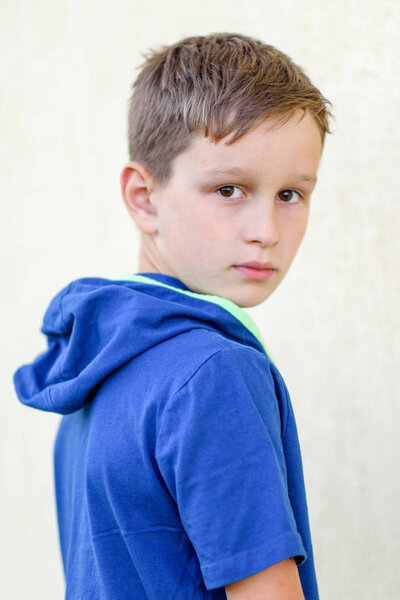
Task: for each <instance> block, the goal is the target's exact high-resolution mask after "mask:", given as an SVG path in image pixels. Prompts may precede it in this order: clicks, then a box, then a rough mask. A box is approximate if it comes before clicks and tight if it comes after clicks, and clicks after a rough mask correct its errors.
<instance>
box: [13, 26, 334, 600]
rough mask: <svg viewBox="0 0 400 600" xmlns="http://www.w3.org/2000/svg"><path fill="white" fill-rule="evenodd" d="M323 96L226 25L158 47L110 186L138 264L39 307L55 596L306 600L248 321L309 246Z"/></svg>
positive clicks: (302, 539)
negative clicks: (59, 583)
mask: <svg viewBox="0 0 400 600" xmlns="http://www.w3.org/2000/svg"><path fill="white" fill-rule="evenodd" d="M327 104H328V103H327V101H326V100H325V99H324V97H323V96H322V95H321V93H320V92H319V91H318V90H317V89H316V88H315V87H314V86H313V85H312V84H311V82H310V81H309V79H308V78H307V77H306V76H305V74H304V73H303V72H302V71H301V70H300V69H299V68H298V67H297V66H296V65H294V64H293V63H292V61H291V60H290V59H289V58H288V57H287V56H285V55H284V54H282V53H281V52H279V51H278V50H276V49H275V48H273V47H271V46H267V45H264V44H262V43H261V42H259V41H257V40H254V39H251V38H249V37H246V36H243V35H237V34H232V35H231V34H214V35H209V36H199V37H192V38H187V39H185V40H182V41H181V42H179V43H177V44H175V45H173V46H170V47H166V48H164V49H162V50H160V51H159V52H152V53H151V54H150V55H149V56H148V57H147V60H146V62H145V65H144V67H143V69H142V71H141V72H140V74H139V76H138V77H137V80H136V82H135V85H134V90H133V94H132V97H131V103H130V111H129V146H130V159H131V160H130V161H129V162H128V164H127V165H126V166H125V168H124V169H123V172H122V175H121V188H122V195H123V198H124V201H125V203H126V206H127V209H128V211H129V214H130V215H131V217H132V218H133V220H134V221H135V223H136V225H137V227H138V228H139V231H140V236H141V245H140V255H139V262H138V272H137V273H136V274H135V275H127V276H124V277H121V278H119V279H117V280H108V279H100V278H87V279H81V280H78V281H76V282H73V283H71V284H70V285H69V286H68V287H66V288H65V289H64V290H62V291H61V292H60V293H59V294H58V295H57V296H56V297H55V299H54V300H53V301H52V303H51V304H50V306H49V308H48V310H47V312H46V315H45V317H44V323H43V327H42V331H43V332H44V333H45V334H47V336H48V341H49V348H48V351H47V352H45V353H43V354H41V355H40V356H39V357H38V358H37V359H36V360H35V362H33V363H32V364H31V365H25V366H23V367H21V368H20V369H19V370H18V371H17V373H16V374H15V386H16V390H17V393H18V396H19V398H20V400H21V401H22V402H24V403H26V404H29V405H31V406H33V407H35V408H41V409H43V410H51V411H56V412H59V413H61V414H64V415H65V416H64V418H63V420H62V422H61V425H60V429H59V432H58V435H57V440H56V444H55V457H54V458H55V482H56V497H57V511H58V522H59V531H60V541H61V549H62V556H63V563H64V569H65V575H66V598H68V599H71V600H72V599H73V600H77V599H81V598H82V599H83V598H87V599H89V598H90V599H107V600H111V599H113V600H124V599H134V600H145V599H151V600H172V599H176V600H189V599H195V598H196V599H200V598H202V599H206V598H207V599H211V598H213V599H222V598H228V599H229V600H244V599H250V598H251V599H254V600H258V599H270V598H271V599H273V600H289V599H290V600H298V599H300V598H306V599H307V600H314V599H316V598H318V591H317V583H316V578H315V571H314V565H313V554H312V546H311V539H310V531H309V523H308V516H307V505H306V496H305V491H304V482H303V475H302V464H301V456H300V450H299V445H298V438H297V433H296V425H295V420H294V415H293V411H292V407H291V403H290V399H289V396H288V393H287V390H286V387H285V384H284V382H283V380H282V377H281V375H280V374H279V372H278V370H277V368H276V367H275V366H274V364H273V363H272V362H271V361H270V360H269V358H268V355H267V353H266V351H265V349H264V346H263V341H262V339H261V335H260V333H259V331H258V329H257V327H256V325H255V324H254V323H253V321H252V320H251V319H250V317H249V316H248V315H247V314H246V313H245V311H244V310H243V307H250V306H254V305H257V304H259V303H260V302H262V301H263V300H265V299H266V298H267V297H268V296H269V295H270V294H271V293H272V292H273V291H274V289H275V288H276V287H277V286H278V285H279V283H280V281H281V280H282V279H283V277H284V276H285V274H286V272H287V270H288V268H289V266H290V264H291V261H292V260H293V258H294V256H295V254H296V251H297V249H298V247H299V244H300V242H301V240H302V237H303V234H304V231H305V228H306V224H307V217H308V212H309V203H310V196H311V193H312V191H313V187H314V185H315V181H316V175H317V170H318V165H319V160H320V155H321V151H322V146H323V141H324V136H325V133H326V132H327V131H328V115H329V112H328V109H327Z"/></svg>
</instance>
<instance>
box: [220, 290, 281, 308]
mask: <svg viewBox="0 0 400 600" xmlns="http://www.w3.org/2000/svg"><path fill="white" fill-rule="evenodd" d="M272 291H273V290H272ZM272 291H269V292H266V291H265V290H247V292H244V291H243V292H242V293H236V294H235V293H232V295H227V296H226V298H228V300H231V301H232V302H234V303H235V304H237V305H238V306H240V307H241V308H251V307H252V306H257V305H258V304H262V302H264V300H266V299H267V298H269V296H270V295H271V294H272Z"/></svg>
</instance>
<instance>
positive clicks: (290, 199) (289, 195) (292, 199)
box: [278, 190, 302, 204]
mask: <svg viewBox="0 0 400 600" xmlns="http://www.w3.org/2000/svg"><path fill="white" fill-rule="evenodd" d="M278 198H279V200H281V201H282V202H285V204H296V203H297V202H298V201H299V200H301V198H302V195H301V194H300V192H296V190H282V191H281V192H279V193H278Z"/></svg>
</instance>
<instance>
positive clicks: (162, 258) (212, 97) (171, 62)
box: [121, 34, 330, 306]
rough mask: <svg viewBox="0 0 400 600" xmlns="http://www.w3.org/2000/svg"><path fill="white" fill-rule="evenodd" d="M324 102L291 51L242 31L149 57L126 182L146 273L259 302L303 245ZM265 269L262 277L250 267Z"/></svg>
mask: <svg viewBox="0 0 400 600" xmlns="http://www.w3.org/2000/svg"><path fill="white" fill-rule="evenodd" d="M327 105H328V101H327V100H326V99H325V98H324V97H323V96H322V95H321V93H320V92H319V90H318V89H317V88H315V87H314V86H313V85H312V84H311V82H310V80H309V79H308V77H307V76H306V75H305V74H304V73H303V71H302V70H301V69H300V68H299V67H297V66H296V65H295V64H294V63H293V62H292V61H291V60H290V59H289V58H288V57H287V56H286V55H285V54H283V53H282V52H280V51H278V50H276V49H275V48H273V47H272V46H268V45H265V44H263V43H262V42H259V41H257V40H254V39H252V38H249V37H247V36H243V35H239V34H214V35H209V36H198V37H191V38H187V39H185V40H182V41H181V42H178V43H177V44H174V45H172V46H169V47H166V48H163V49H162V50H161V51H159V52H152V53H151V54H150V55H149V56H148V57H147V60H146V62H145V64H144V66H143V68H142V70H141V72H140V73H139V75H138V77H137V79H136V81H135V83H134V89H133V93H132V97H131V102H130V108H129V151H130V159H131V160H130V162H129V163H128V164H127V165H126V167H125V168H124V170H123V173H122V177H121V182H122V191H123V196H124V199H125V201H126V204H127V207H128V210H129V212H130V214H131V216H132V217H133V219H134V220H135V222H136V223H137V225H138V227H139V229H140V230H141V233H142V238H141V250H140V258H139V270H140V271H142V272H143V271H156V272H157V271H158V272H162V273H166V274H169V275H172V276H175V277H177V278H178V279H181V281H183V282H184V283H185V284H186V285H187V286H188V287H190V288H191V289H192V290H194V291H198V292H200V293H205V294H215V295H219V296H223V297H226V298H229V299H230V300H233V301H234V302H236V303H237V304H239V305H241V306H253V305H255V304H258V303H260V302H262V300H264V299H265V298H266V297H268V296H269V295H270V294H271V293H272V291H273V290H274V289H275V288H276V287H277V285H278V284H279V282H280V281H281V280H282V278H283V276H284V275H285V274H286V272H287V270H288V268H289V266H290V263H291V261H292V259H293V258H294V255H295V253H296V251H297V248H298V246H299V244H300V242H301V239H302V236H303V234H304V231H305V226H306V222H307V216H308V205H309V197H310V195H311V191H312V188H313V185H314V183H315V181H313V178H315V177H316V172H317V169H318V164H319V158H320V154H321V150H322V146H323V141H324V137H325V134H326V133H327V132H328V131H329V129H328V116H329V114H330V113H329V111H328V108H327ZM254 261H256V262H258V263H262V264H261V267H262V266H263V265H265V263H269V264H270V265H272V266H271V268H266V269H263V268H261V269H260V268H259V267H260V265H258V267H257V265H256V267H257V270H254V269H252V268H251V267H249V268H244V267H241V266H240V265H242V264H243V263H248V262H254Z"/></svg>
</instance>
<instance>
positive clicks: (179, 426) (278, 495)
mask: <svg viewBox="0 0 400 600" xmlns="http://www.w3.org/2000/svg"><path fill="white" fill-rule="evenodd" d="M281 431H282V425H281V417H280V409H279V401H278V398H277V392H276V388H275V385H274V379H273V377H272V374H271V371H270V363H269V361H268V359H267V358H266V357H265V356H264V355H263V354H261V353H260V352H258V351H256V350H253V349H251V348H247V347H246V348H242V347H241V348H229V349H224V350H221V351H219V352H217V353H216V354H214V355H213V356H211V357H210V358H209V359H208V360H207V361H206V362H204V363H203V364H202V365H201V367H200V368H198V370H197V371H196V372H195V373H194V374H193V375H192V377H191V378H190V379H189V381H187V382H186V383H185V385H184V386H183V387H182V388H181V389H180V390H179V391H178V392H177V393H176V394H175V395H174V396H173V398H171V400H170V402H169V403H168V405H167V407H166V409H165V412H164V414H163V417H162V421H161V425H160V430H159V434H158V440H157V450H156V458H157V462H158V465H159V468H160V471H161V474H162V476H163V478H164V480H165V482H166V484H167V486H168V489H169V491H170V493H171V494H172V496H173V498H174V499H175V501H176V503H177V506H178V510H179V514H180V517H181V520H182V524H183V527H184V529H185V531H186V533H187V535H188V537H189V539H190V541H191V543H192V545H193V547H194V549H195V552H196V554H197V557H198V560H199V563H200V569H201V572H202V575H203V579H204V583H205V586H206V588H207V589H213V588H217V587H222V586H223V585H227V584H228V583H232V582H234V581H238V580H240V579H243V578H244V577H249V576H250V575H253V574H255V573H258V572H260V571H262V570H264V569H266V568H267V567H269V566H271V565H272V564H275V563H277V562H280V561H282V560H284V559H286V558H290V557H295V558H296V560H297V562H301V561H302V560H304V558H305V556H306V553H305V550H304V546H303V543H302V540H301V537H300V535H299V533H298V531H297V527H296V522H295V519H294V515H293V511H292V507H291V505H290V501H289V495H288V489H287V476H286V467H285V457H284V452H283V447H282V441H281Z"/></svg>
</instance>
